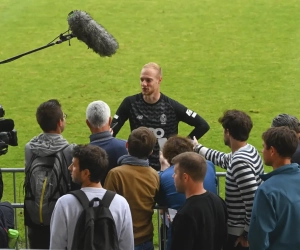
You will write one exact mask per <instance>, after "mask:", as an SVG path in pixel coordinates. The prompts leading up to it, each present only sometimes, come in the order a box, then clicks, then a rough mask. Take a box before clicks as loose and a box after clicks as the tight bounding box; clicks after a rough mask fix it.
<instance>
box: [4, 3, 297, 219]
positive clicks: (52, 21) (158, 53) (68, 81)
mask: <svg viewBox="0 0 300 250" xmlns="http://www.w3.org/2000/svg"><path fill="white" fill-rule="evenodd" d="M74 9H80V10H85V11H87V12H88V13H90V14H91V16H92V17H93V18H94V20H96V21H97V22H98V23H100V24H102V25H103V26H104V27H105V28H106V29H107V30H108V31H109V32H110V33H111V34H113V35H114V37H115V38H116V39H117V40H118V42H119V45H120V49H119V50H118V52H117V54H116V55H114V56H113V57H111V58H100V57H99V56H98V55H97V54H95V53H93V52H92V51H91V50H88V49H87V46H86V45H85V44H84V43H82V42H79V41H77V40H76V39H72V40H71V46H70V47H69V46H68V43H63V44H61V45H55V46H54V47H51V48H48V49H45V50H43V51H40V52H37V53H35V54H32V55H28V56H26V57H24V58H22V59H18V60H17V61H14V62H11V63H8V64H4V65H0V87H1V97H0V104H2V105H3V106H4V108H5V110H6V118H13V119H14V121H15V127H16V129H17V130H18V136H19V146H18V147H10V148H9V153H8V154H7V155H5V156H2V157H0V167H3V168H5V167H15V168H20V167H23V166H24V152H23V150H24V145H25V143H26V142H28V141H29V140H30V139H31V138H32V137H33V136H35V135H37V134H38V133H40V129H39V127H38V125H37V123H36V121H35V111H36V108H37V106H38V105H39V104H40V103H41V102H43V101H45V100H48V99H50V98H57V99H59V100H60V102H61V103H62V105H63V110H64V112H66V113H67V114H68V118H67V127H66V131H65V132H64V134H63V135H64V137H65V138H67V139H68V141H69V142H72V143H73V142H75V143H87V142H88V136H89V134H90V133H89V130H88V128H87V127H86V125H85V109H86V107H87V105H88V104H89V103H90V102H91V101H94V100H103V101H105V102H107V103H108V104H109V105H110V107H111V110H112V113H114V112H115V111H116V109H117V107H118V105H119V104H120V102H121V101H122V100H123V98H124V97H125V96H127V95H132V94H135V93H137V92H138V91H139V90H140V88H139V73H140V69H141V67H142V65H144V64H145V63H147V62H150V61H155V62H157V63H159V64H160V65H161V66H162V68H163V72H164V77H163V82H162V86H161V89H162V92H163V93H165V94H167V95H168V96H170V97H171V98H174V99H176V100H178V101H180V102H181V103H183V104H184V105H186V106H187V107H189V108H190V109H193V110H195V111H196V112H197V113H199V114H200V115H201V116H203V117H204V118H205V119H206V120H207V121H208V123H209V124H210V126H211V129H210V131H209V132H208V133H207V134H206V135H205V136H204V137H203V138H202V139H201V140H200V141H201V142H202V143H203V144H204V145H206V146H208V147H212V148H216V149H219V150H222V151H225V152H228V151H229V150H228V148H226V147H225V146H224V145H223V138H222V128H221V126H220V125H219V124H218V122H217V119H218V118H219V117H220V116H221V115H222V112H223V111H224V110H226V109H233V108H236V109H241V110H244V111H246V112H247V113H248V114H250V116H251V118H252V119H253V122H254V128H253V130H252V133H251V136H250V139H249V143H251V144H253V145H254V146H256V147H257V148H258V150H261V148H262V146H261V144H262V141H261V134H262V132H263V131H265V130H266V129H267V128H268V127H269V126H270V123H271V120H272V118H273V117H274V116H276V115H277V114H279V113H283V112H285V113H289V114H292V115H295V116H299V113H298V112H299V111H298V103H299V101H298V99H299V95H298V90H299V83H298V82H299V80H300V71H299V58H300V42H299V41H300V40H299V39H300V30H299V27H300V19H299V11H300V3H299V1H296V0H278V1H270V0H262V1H260V2H257V1H246V0H241V1H240V0H239V1H238V0H233V1H229V2H224V1H221V0H209V1H208V0H203V1H198V0H190V1H183V0H177V1H171V0H165V1H158V0H153V1H144V0H127V1H116V0H111V1H102V2H101V1H94V0H86V1H79V0H73V1H71V0H65V1H55V2H53V1H45V0H41V1H36V0H35V1H34V0H22V1H21V0H14V1H13V2H12V1H9V0H0V11H1V16H0V32H1V39H0V60H4V59H7V58H9V57H12V56H15V55H17V54H20V53H23V52H26V51H28V50H31V49H35V48H37V47H40V46H43V45H46V44H47V43H48V42H50V41H51V40H52V39H53V38H54V37H56V36H57V35H59V34H60V33H61V32H64V31H65V30H67V28H68V25H67V21H66V18H67V15H68V13H69V12H70V11H71V10H74ZM191 129H192V128H190V127H189V126H187V125H185V124H180V134H181V135H187V134H188V133H189V132H190V131H191ZM128 134H129V126H128V124H126V125H125V126H124V127H123V129H122V130H121V132H120V133H119V134H118V137H120V138H127V137H128ZM270 170H271V169H270V168H269V167H266V171H270ZM218 171H221V170H219V169H218ZM18 176H19V177H18V182H17V186H18V187H19V186H22V180H23V176H22V175H18ZM9 178H10V176H6V177H5V184H6V186H5V194H4V200H5V199H8V200H12V193H13V192H12V188H10V183H11V181H10V180H9ZM17 192H18V194H19V192H20V195H18V198H19V201H22V198H21V197H22V191H19V190H18V191H17ZM221 195H223V191H222V193H221ZM20 217H22V215H20Z"/></svg>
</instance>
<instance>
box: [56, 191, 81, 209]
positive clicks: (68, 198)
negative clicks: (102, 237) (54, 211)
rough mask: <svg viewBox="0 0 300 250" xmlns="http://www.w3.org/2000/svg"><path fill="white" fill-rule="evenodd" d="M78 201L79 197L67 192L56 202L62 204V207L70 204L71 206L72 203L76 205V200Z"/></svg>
mask: <svg viewBox="0 0 300 250" xmlns="http://www.w3.org/2000/svg"><path fill="white" fill-rule="evenodd" d="M76 201H77V198H76V197H75V196H74V195H72V194H65V195H63V196H61V197H60V198H58V200H57V202H56V204H57V205H56V206H60V207H62V208H66V207H68V206H70V204H72V205H74V202H76Z"/></svg>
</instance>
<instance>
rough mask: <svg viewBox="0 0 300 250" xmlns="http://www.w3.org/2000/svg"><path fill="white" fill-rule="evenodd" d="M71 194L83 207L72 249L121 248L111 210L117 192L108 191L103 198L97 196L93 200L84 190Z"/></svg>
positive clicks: (101, 249) (117, 249)
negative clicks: (110, 206)
mask: <svg viewBox="0 0 300 250" xmlns="http://www.w3.org/2000/svg"><path fill="white" fill-rule="evenodd" d="M70 194H72V195H74V196H75V197H76V198H77V199H78V201H79V202H80V204H81V205H82V207H83V211H82V213H81V214H80V217H79V219H78V221H77V224H76V227H75V232H74V235H73V242H72V250H77V249H78V250H119V241H118V236H117V230H116V224H115V221H114V218H113V216H112V214H111V212H110V210H109V205H110V203H111V201H112V200H113V198H114V196H115V194H116V193H114V192H112V191H106V193H105V195H104V197H103V198H102V200H101V199H99V198H97V197H96V198H93V199H92V200H91V201H89V199H88V198H87V196H86V194H85V193H84V192H83V191H82V190H76V191H72V192H70ZM95 205H96V206H95Z"/></svg>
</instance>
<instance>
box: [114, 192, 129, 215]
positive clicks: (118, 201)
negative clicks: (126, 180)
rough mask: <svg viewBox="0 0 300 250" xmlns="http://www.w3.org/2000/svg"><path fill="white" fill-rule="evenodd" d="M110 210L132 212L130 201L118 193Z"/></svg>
mask: <svg viewBox="0 0 300 250" xmlns="http://www.w3.org/2000/svg"><path fill="white" fill-rule="evenodd" d="M109 209H111V210H115V211H118V212H120V213H126V212H128V211H130V209H129V204H128V201H127V200H126V199H125V198H124V197H123V196H121V195H119V194H117V193H116V194H115V196H114V198H113V200H112V202H111V205H110V206H109Z"/></svg>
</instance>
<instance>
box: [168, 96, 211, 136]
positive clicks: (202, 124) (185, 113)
mask: <svg viewBox="0 0 300 250" xmlns="http://www.w3.org/2000/svg"><path fill="white" fill-rule="evenodd" d="M172 106H173V108H174V110H175V112H176V115H177V118H178V120H179V121H182V122H184V123H186V124H188V125H190V126H193V127H195V128H194V129H193V130H192V132H191V133H190V134H189V135H188V136H189V137H190V138H191V139H193V137H194V136H195V137H196V138H197V140H198V139H199V138H201V137H202V136H203V135H204V134H205V133H206V132H207V131H208V130H209V128H210V127H209V125H208V123H207V122H206V121H205V120H204V119H203V118H202V117H201V116H200V115H198V114H197V113H196V112H194V111H192V110H190V109H188V108H187V107H185V106H183V105H182V104H180V103H179V102H177V101H174V100H172Z"/></svg>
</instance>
